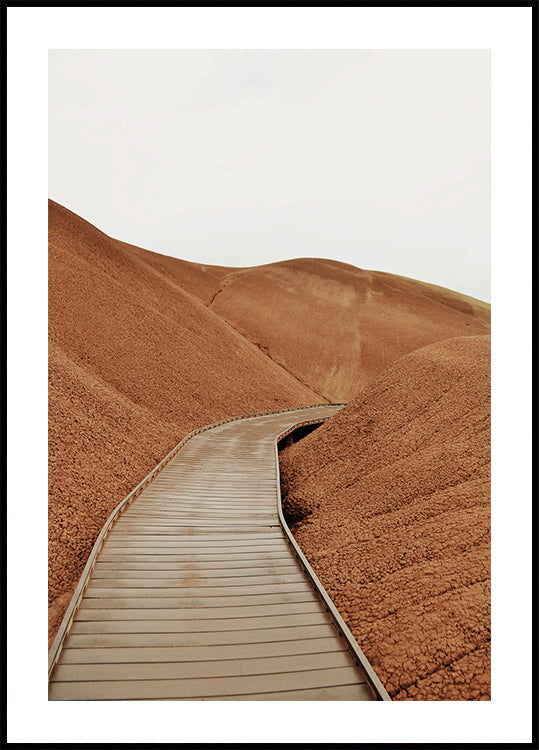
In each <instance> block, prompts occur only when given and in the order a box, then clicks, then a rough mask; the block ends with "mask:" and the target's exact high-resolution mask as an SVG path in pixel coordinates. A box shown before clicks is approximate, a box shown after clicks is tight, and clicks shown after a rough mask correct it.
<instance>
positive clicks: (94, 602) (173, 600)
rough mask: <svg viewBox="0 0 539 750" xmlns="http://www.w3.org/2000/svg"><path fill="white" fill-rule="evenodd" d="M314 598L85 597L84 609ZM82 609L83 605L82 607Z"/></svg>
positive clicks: (308, 594) (307, 594) (308, 595)
mask: <svg viewBox="0 0 539 750" xmlns="http://www.w3.org/2000/svg"><path fill="white" fill-rule="evenodd" d="M314 598H315V595H314V591H307V590H305V591H293V592H291V593H289V594H285V593H282V592H281V593H278V594H246V595H245V596H212V597H203V596H197V597H192V598H188V597H178V596H177V597H162V598H160V599H157V598H152V597H133V598H131V597H110V598H107V599H105V598H99V599H92V598H90V597H84V601H83V604H84V607H87V608H88V609H92V608H93V609H138V608H140V609H152V608H153V609H159V608H162V609H163V608H164V609H180V608H182V607H184V608H185V609H197V608H199V607H247V606H252V605H254V604H277V603H278V604H286V603H287V602H308V601H311V600H312V599H314ZM82 606H83V605H82V604H81V607H82Z"/></svg>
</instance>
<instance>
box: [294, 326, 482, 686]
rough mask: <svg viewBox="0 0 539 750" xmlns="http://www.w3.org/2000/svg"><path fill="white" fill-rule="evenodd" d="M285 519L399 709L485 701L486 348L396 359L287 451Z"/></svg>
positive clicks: (458, 341) (443, 348)
mask: <svg viewBox="0 0 539 750" xmlns="http://www.w3.org/2000/svg"><path fill="white" fill-rule="evenodd" d="M281 472H282V486H283V495H284V508H285V511H286V514H287V516H288V518H289V520H290V522H291V523H293V522H294V521H296V523H295V525H292V529H293V532H294V534H295V536H296V539H297V540H298V542H299V544H300V546H301V547H302V549H303V550H304V552H305V554H306V556H307V557H308V559H309V561H310V562H311V564H312V565H313V567H314V569H315V571H316V573H317V575H318V576H319V578H320V579H321V581H322V583H323V584H324V586H325V587H326V589H327V590H328V592H329V593H330V595H331V597H332V598H333V600H334V602H335V604H336V605H337V608H338V609H339V611H340V612H341V614H342V615H343V617H344V619H345V620H346V622H347V624H348V625H349V627H350V628H351V630H352V632H353V633H354V635H355V637H356V639H357V641H358V643H359V644H360V646H361V648H362V649H363V650H364V652H365V654H366V655H367V657H368V659H369V660H370V662H371V664H372V665H373V667H374V669H375V671H376V672H377V674H378V675H379V677H380V679H381V680H382V682H383V683H384V684H385V686H386V688H387V690H388V692H389V693H390V695H391V696H392V697H393V698H394V699H396V700H489V699H490V337H487V336H474V337H463V338H454V339H450V340H448V341H444V342H441V343H437V344H433V345H431V346H428V347H425V348H423V349H420V350H417V351H415V352H413V353H411V354H408V355H406V356H404V357H402V358H401V359H400V360H398V361H397V362H396V363H395V364H394V365H392V366H391V367H390V368H389V369H388V370H387V371H386V372H385V373H384V374H383V375H381V376H380V377H379V378H377V379H376V380H375V381H374V382H373V383H372V384H371V385H370V386H369V387H368V388H367V390H366V391H365V392H364V393H363V394H362V395H361V396H360V397H359V398H357V399H355V400H354V401H352V402H351V403H349V404H348V406H347V407H345V408H344V409H343V410H342V411H341V412H340V413H338V414H337V415H336V416H335V417H333V418H332V419H331V420H330V421H329V422H328V423H327V424H325V425H323V426H322V427H320V428H319V429H317V430H316V431H315V432H314V433H312V434H311V435H309V436H308V437H306V438H304V439H303V440H301V441H300V442H298V443H297V444H294V445H292V446H290V447H289V448H286V449H285V450H284V451H283V452H282V453H281Z"/></svg>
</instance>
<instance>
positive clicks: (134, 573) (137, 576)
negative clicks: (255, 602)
mask: <svg viewBox="0 0 539 750" xmlns="http://www.w3.org/2000/svg"><path fill="white" fill-rule="evenodd" d="M139 565H140V563H139ZM186 571H191V572H193V573H194V574H196V576H197V578H198V579H200V581H201V582H202V581H203V580H205V579H210V580H215V579H218V578H219V579H220V578H229V579H230V580H231V581H233V580H234V579H235V578H252V579H255V578H256V579H259V578H264V577H265V576H270V575H271V576H288V575H292V574H294V573H297V574H298V575H301V570H300V569H299V567H298V565H297V564H295V563H294V562H289V563H287V562H286V561H284V563H283V564H282V565H263V566H259V567H253V568H250V567H249V566H244V567H243V568H240V567H234V568H231V567H229V566H228V565H225V566H224V567H223V566H221V567H220V568H211V567H208V566H207V565H203V564H202V563H201V564H199V565H192V564H191V563H188V562H187V561H186V562H185V563H184V565H183V566H181V565H177V566H174V567H173V568H172V569H168V570H167V569H165V570H148V569H147V568H146V567H145V566H143V565H141V567H140V568H139V569H138V570H137V569H136V568H130V567H129V565H127V567H125V568H123V569H121V568H118V567H116V566H113V565H112V564H108V565H107V563H101V565H100V566H99V567H98V566H97V565H96V567H95V569H94V572H93V573H92V581H96V580H105V579H106V580H110V579H116V578H122V579H124V580H127V579H134V580H140V581H148V580H150V579H156V580H162V581H166V580H169V581H170V580H174V579H177V578H181V577H182V575H184V574H185V572H186ZM141 576H143V577H141Z"/></svg>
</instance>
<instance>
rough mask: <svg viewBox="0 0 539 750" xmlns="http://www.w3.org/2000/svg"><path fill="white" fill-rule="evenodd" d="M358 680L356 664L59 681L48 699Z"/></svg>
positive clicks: (229, 691)
mask: <svg viewBox="0 0 539 750" xmlns="http://www.w3.org/2000/svg"><path fill="white" fill-rule="evenodd" d="M355 682H357V670H356V669H355V667H338V668H335V669H316V670H309V671H305V672H288V673H280V674H276V675H260V676H256V675H255V676H251V675H248V676H243V677H220V678H216V679H213V680H208V679H205V678H198V679H186V680H172V679H171V680H160V679H157V680H118V681H114V680H110V681H103V682H97V681H95V682H56V681H53V682H51V684H50V688H49V700H146V699H148V698H156V699H161V698H177V699H183V698H209V697H220V696H224V695H228V696H234V695H236V696H237V695H246V694H249V693H260V692H275V691H278V690H282V688H283V686H285V685H286V687H287V688H288V689H289V690H296V689H313V688H319V687H324V688H327V687H332V686H338V685H343V684H350V683H355Z"/></svg>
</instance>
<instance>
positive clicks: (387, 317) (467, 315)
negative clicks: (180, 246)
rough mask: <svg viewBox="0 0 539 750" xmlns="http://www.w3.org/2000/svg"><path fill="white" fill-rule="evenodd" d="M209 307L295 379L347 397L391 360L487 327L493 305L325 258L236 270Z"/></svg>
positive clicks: (330, 394) (327, 395)
mask: <svg viewBox="0 0 539 750" xmlns="http://www.w3.org/2000/svg"><path fill="white" fill-rule="evenodd" d="M211 309H212V310H213V311H215V312H216V313H217V314H218V315H220V316H221V317H222V318H224V319H225V320H227V321H228V322H229V323H230V324H231V325H233V326H234V328H235V329H236V330H238V331H239V332H240V333H243V334H244V335H245V336H246V337H247V338H248V339H249V340H250V341H253V342H254V343H255V344H256V345H257V346H259V347H260V348H261V349H262V350H263V351H264V352H265V353H266V354H268V356H270V357H271V358H272V359H273V360H275V361H276V362H278V363H279V364H280V365H282V366H283V367H284V368H285V369H286V370H288V371H289V372H291V373H292V374H293V375H294V376H295V377H296V378H297V379H298V380H300V381H301V382H302V383H305V384H307V385H308V386H309V387H310V388H313V389H314V390H315V391H316V392H317V393H318V394H320V396H322V397H323V398H325V399H327V400H329V401H337V402H340V401H348V400H350V399H351V398H353V397H355V396H357V394H358V393H359V392H360V391H362V390H363V389H364V388H365V386H366V385H367V384H368V383H369V382H370V381H371V380H372V379H373V378H374V377H375V376H376V375H378V374H379V373H380V372H382V371H383V370H385V369H386V367H388V366H389V365H390V364H391V363H392V362H394V361H395V360H396V359H398V358H399V357H401V356H402V355H403V354H407V353H408V352H410V351H413V350H414V349H418V348H419V347H421V346H425V345H426V344H430V343H433V342H434V341H441V340H442V339H446V338H450V337H452V336H471V335H475V334H485V333H486V334H488V333H490V305H489V304H487V303H485V302H480V301H479V300H476V299H473V298H471V297H465V296H464V295H462V294H458V293H457V292H452V291H449V290H448V289H442V288H441V287H436V286H433V285H431V284H424V283H422V282H420V281H413V280H412V279H406V278H403V277H401V276H394V275H392V274H388V273H379V272H375V271H363V270H361V269H359V268H354V267H353V266H349V265H346V264H344V263H338V262H336V261H331V260H322V259H313V258H310V259H298V260H290V261H284V262H282V263H273V264H271V265H267V266H259V267H257V268H247V269H236V270H234V271H232V272H231V273H230V275H228V276H227V277H225V278H224V280H223V286H222V288H221V290H220V291H219V292H218V293H217V294H216V295H215V297H214V299H213V302H212V303H211Z"/></svg>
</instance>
